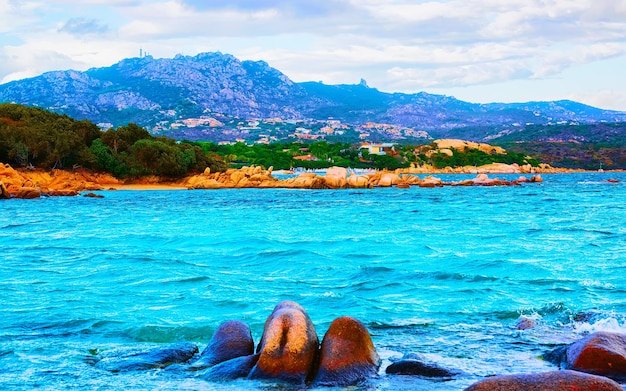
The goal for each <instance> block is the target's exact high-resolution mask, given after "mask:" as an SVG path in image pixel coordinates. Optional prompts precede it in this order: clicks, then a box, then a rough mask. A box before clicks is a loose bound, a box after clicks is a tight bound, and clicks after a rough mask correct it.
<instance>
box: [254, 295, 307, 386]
mask: <svg viewBox="0 0 626 391" xmlns="http://www.w3.org/2000/svg"><path fill="white" fill-rule="evenodd" d="M318 346H319V339H318V337H317V333H316V332H315V327H314V326H313V322H311V319H310V318H309V316H308V315H307V313H306V311H305V310H304V308H302V307H301V306H300V305H299V304H297V303H294V302H292V301H283V302H280V303H279V304H278V305H277V306H276V307H275V308H274V311H273V312H272V314H271V315H270V316H269V317H268V318H267V321H266V322H265V327H264V330H263V336H262V337H261V342H260V343H259V347H258V349H257V350H258V353H260V356H259V360H258V362H257V363H256V365H255V366H254V368H253V369H252V371H251V372H250V375H249V376H248V377H249V378H250V379H276V380H281V381H286V382H289V383H295V384H302V385H303V384H304V383H305V381H306V379H307V376H309V374H310V373H311V371H312V369H313V364H314V362H315V360H316V356H317V349H318Z"/></svg>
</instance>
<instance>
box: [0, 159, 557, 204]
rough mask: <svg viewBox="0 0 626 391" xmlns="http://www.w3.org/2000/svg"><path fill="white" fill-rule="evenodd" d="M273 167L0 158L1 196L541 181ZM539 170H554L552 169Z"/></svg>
mask: <svg viewBox="0 0 626 391" xmlns="http://www.w3.org/2000/svg"><path fill="white" fill-rule="evenodd" d="M272 171H273V170H272V168H271V167H270V168H269V169H264V168H262V167H258V166H257V167H255V166H252V167H243V168H241V169H229V170H227V171H225V172H215V173H212V172H210V170H209V169H207V170H205V172H204V173H202V174H199V175H193V176H189V177H186V178H183V179H179V180H170V179H163V178H159V177H143V178H138V179H133V180H129V181H122V180H119V179H117V178H115V177H113V176H112V175H110V174H105V173H93V172H89V171H87V170H83V169H76V170H71V171H69V170H57V169H55V170H50V171H42V170H25V169H20V170H16V169H14V168H13V167H11V166H10V165H8V164H1V163H0V199H1V198H5V199H8V198H39V197H41V196H76V195H79V194H80V193H81V192H84V191H94V190H119V189H129V190H143V189H146V190H147V189H225V188H289V189H347V188H374V187H398V188H409V187H411V186H418V187H441V186H516V185H519V184H521V183H526V182H541V181H542V178H541V176H540V175H538V174H537V173H536V170H534V169H531V168H530V167H519V166H517V165H515V164H513V165H506V164H490V165H488V166H482V167H478V168H476V167H473V168H468V167H464V168H459V169H454V170H452V169H450V170H439V171H438V172H439V173H470V174H477V176H476V177H475V178H473V179H468V180H463V181H458V182H446V181H444V180H442V179H440V178H437V177H435V176H426V177H424V178H420V177H418V176H417V175H416V174H426V173H433V172H437V170H434V169H432V168H430V167H418V168H411V169H401V170H396V171H374V172H371V173H366V174H361V173H356V172H353V171H351V170H348V169H345V168H342V167H333V168H329V169H328V170H326V172H325V175H320V174H317V173H312V172H304V173H300V174H299V175H296V176H293V177H290V178H286V179H279V178H277V177H276V176H275V175H273V172H272ZM541 172H555V171H554V170H553V169H551V170H547V169H546V170H544V171H541ZM493 173H504V174H531V173H532V175H531V176H530V177H529V176H524V175H520V177H519V178H518V179H515V180H502V179H498V178H491V177H489V176H487V174H493Z"/></svg>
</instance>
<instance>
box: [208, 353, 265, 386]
mask: <svg viewBox="0 0 626 391" xmlns="http://www.w3.org/2000/svg"><path fill="white" fill-rule="evenodd" d="M258 361H259V355H258V354H252V355H249V356H244V357H237V358H233V359H231V360H228V361H224V362H221V363H219V364H217V365H214V366H212V367H210V368H209V369H208V370H207V371H206V372H205V373H204V374H203V375H202V376H201V377H202V379H204V380H206V381H211V382H221V381H229V380H235V379H239V378H243V377H247V376H248V375H249V374H250V371H251V370H252V368H253V367H254V366H255V365H256V363H257V362H258Z"/></svg>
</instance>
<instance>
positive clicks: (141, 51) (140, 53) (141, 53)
mask: <svg viewBox="0 0 626 391" xmlns="http://www.w3.org/2000/svg"><path fill="white" fill-rule="evenodd" d="M142 57H143V49H142V48H141V46H140V47H139V58H142Z"/></svg>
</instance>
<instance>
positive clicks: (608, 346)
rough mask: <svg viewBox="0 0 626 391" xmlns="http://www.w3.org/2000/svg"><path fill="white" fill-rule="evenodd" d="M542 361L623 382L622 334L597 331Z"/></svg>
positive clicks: (625, 348)
mask: <svg viewBox="0 0 626 391" xmlns="http://www.w3.org/2000/svg"><path fill="white" fill-rule="evenodd" d="M544 358H545V359H546V360H548V361H550V362H552V363H554V364H557V365H561V366H563V367H565V368H567V369H572V370H576V371H581V372H586V373H591V374H595V375H601V376H606V377H610V378H612V379H616V380H620V381H622V380H626V335H624V334H618V333H610V332H606V331H598V332H595V333H593V334H590V335H588V336H586V337H585V338H582V339H580V340H578V341H576V342H574V343H572V344H571V345H567V346H563V347H559V348H557V349H554V350H553V351H551V352H549V353H547V354H545V355H544Z"/></svg>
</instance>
